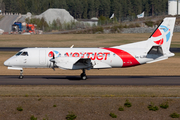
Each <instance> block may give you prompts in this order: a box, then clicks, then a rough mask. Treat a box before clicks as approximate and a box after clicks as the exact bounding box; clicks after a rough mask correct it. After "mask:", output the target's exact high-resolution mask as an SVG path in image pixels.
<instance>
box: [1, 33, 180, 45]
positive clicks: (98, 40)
mask: <svg viewBox="0 0 180 120" xmlns="http://www.w3.org/2000/svg"><path fill="white" fill-rule="evenodd" d="M150 35H151V33H143V34H68V35H66V34H60V35H26V36H24V35H2V36H1V39H0V47H70V46H71V45H72V44H74V45H75V47H104V46H105V47H110V46H116V45H117V43H118V45H122V44H126V43H132V42H137V41H143V40H147V39H148V38H149V36H150ZM179 38H180V33H174V36H173V40H172V46H180V40H179ZM27 43H28V44H27ZM84 43H86V44H84Z"/></svg>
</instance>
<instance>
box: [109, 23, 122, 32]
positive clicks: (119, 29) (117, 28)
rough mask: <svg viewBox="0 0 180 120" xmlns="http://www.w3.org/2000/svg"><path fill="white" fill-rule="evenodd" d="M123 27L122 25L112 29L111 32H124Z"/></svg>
mask: <svg viewBox="0 0 180 120" xmlns="http://www.w3.org/2000/svg"><path fill="white" fill-rule="evenodd" d="M122 28H123V26H122V25H115V26H113V27H111V32H113V33H114V32H120V31H121V30H122Z"/></svg>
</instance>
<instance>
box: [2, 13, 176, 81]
mask: <svg viewBox="0 0 180 120" xmlns="http://www.w3.org/2000/svg"><path fill="white" fill-rule="evenodd" d="M175 21H176V17H166V18H164V20H163V21H162V23H161V24H160V25H159V26H158V27H157V28H156V29H155V31H154V32H153V33H152V35H151V36H150V37H149V38H148V39H147V40H145V41H140V42H135V43H130V44H125V45H120V46H114V47H109V48H73V46H72V47H70V48H25V49H22V50H20V51H19V52H18V53H17V54H16V55H14V56H12V57H11V58H9V59H8V60H6V61H5V62H4V65H5V66H7V67H8V69H12V70H20V76H19V79H23V78H24V76H23V68H52V69H55V68H61V69H65V70H79V69H81V70H82V73H81V75H80V77H81V79H82V80H86V79H87V76H86V72H85V71H86V70H91V69H108V68H125V67H132V66H137V65H143V64H146V63H153V62H158V61H161V60H165V59H168V58H169V57H172V56H174V53H171V52H170V51H169V49H170V44H171V40H172V36H173V30H174V26H175Z"/></svg>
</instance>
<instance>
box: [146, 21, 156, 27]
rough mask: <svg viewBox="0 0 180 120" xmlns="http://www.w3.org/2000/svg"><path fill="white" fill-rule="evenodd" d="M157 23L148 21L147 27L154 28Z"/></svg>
mask: <svg viewBox="0 0 180 120" xmlns="http://www.w3.org/2000/svg"><path fill="white" fill-rule="evenodd" d="M154 24H155V23H154V22H153V21H146V22H145V25H147V26H148V27H153V25H154Z"/></svg>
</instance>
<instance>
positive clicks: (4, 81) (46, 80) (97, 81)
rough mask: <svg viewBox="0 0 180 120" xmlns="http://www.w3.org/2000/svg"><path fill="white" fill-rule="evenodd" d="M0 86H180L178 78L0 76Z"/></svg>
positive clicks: (179, 77) (179, 78)
mask: <svg viewBox="0 0 180 120" xmlns="http://www.w3.org/2000/svg"><path fill="white" fill-rule="evenodd" d="M0 85H132V86H133V85H134V86H136V85H145V86H146V85H165V86H168V85H180V76H88V79H87V80H80V77H79V76H47V75H44V76H24V79H18V76H0Z"/></svg>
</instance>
